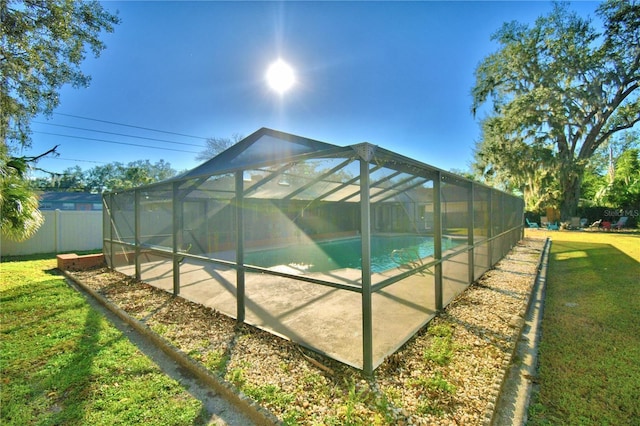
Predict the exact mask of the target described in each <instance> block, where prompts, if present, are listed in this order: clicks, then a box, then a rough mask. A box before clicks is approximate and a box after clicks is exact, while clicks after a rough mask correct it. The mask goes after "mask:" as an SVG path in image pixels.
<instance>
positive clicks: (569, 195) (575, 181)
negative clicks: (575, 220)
mask: <svg viewBox="0 0 640 426" xmlns="http://www.w3.org/2000/svg"><path fill="white" fill-rule="evenodd" d="M581 185H582V178H581V175H579V174H577V173H561V176H560V189H561V194H562V200H561V202H560V220H561V221H562V222H568V221H570V220H571V218H572V217H574V216H576V215H577V214H578V201H579V200H580V186H581Z"/></svg>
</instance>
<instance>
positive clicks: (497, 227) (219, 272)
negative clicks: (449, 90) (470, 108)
mask: <svg viewBox="0 0 640 426" xmlns="http://www.w3.org/2000/svg"><path fill="white" fill-rule="evenodd" d="M425 149H426V150H428V146H425ZM104 206H105V209H104V253H105V257H106V259H107V263H108V265H109V267H111V268H113V269H115V270H117V271H120V272H123V273H125V274H127V275H130V276H133V277H135V278H137V279H140V280H143V281H145V282H147V283H149V284H151V285H154V286H156V287H159V288H161V289H164V290H166V291H169V292H172V293H173V294H175V295H180V296H182V297H184V298H186V299H189V300H192V301H194V302H197V303H201V304H203V305H206V306H209V307H211V308H214V309H216V310H217V311H219V312H221V313H224V314H226V315H228V316H230V317H233V318H235V319H236V320H237V321H238V322H244V323H247V324H251V325H253V326H255V327H259V328H261V329H264V330H267V331H269V332H271V333H273V334H276V335H279V336H281V337H284V338H287V339H290V340H292V341H294V342H296V343H298V344H300V345H302V346H304V347H307V348H309V349H312V350H314V351H317V352H320V353H322V354H325V355H327V356H329V357H331V358H334V359H336V360H338V361H341V362H343V363H346V364H349V365H351V366H354V367H356V368H359V369H362V370H363V371H364V372H366V373H368V374H371V373H372V372H373V371H374V369H375V368H376V367H377V366H378V365H380V364H381V363H382V361H384V359H385V357H387V356H388V355H390V354H392V353H393V352H395V351H396V350H397V349H398V348H400V347H401V346H402V345H403V344H404V343H405V342H406V341H407V340H408V339H410V338H411V337H412V336H413V335H414V334H415V333H416V332H417V331H418V330H419V329H420V328H421V327H423V326H424V325H425V324H426V323H427V322H428V321H429V320H430V319H432V318H433V317H434V316H435V315H436V313H437V312H438V311H440V310H442V309H443V307H444V306H446V305H447V304H448V303H449V302H450V301H451V300H452V299H453V298H454V297H456V296H457V295H458V294H460V293H461V292H462V291H463V290H464V289H465V288H466V287H467V286H468V285H469V284H470V283H472V282H473V281H474V280H476V279H477V278H479V277H480V276H481V275H482V274H483V273H484V272H485V271H487V270H488V269H489V268H490V267H491V266H492V265H494V264H495V263H496V262H497V261H498V260H500V259H501V258H502V257H503V256H504V255H505V254H506V253H507V252H508V251H509V250H510V249H511V248H512V247H513V246H514V245H515V244H516V243H517V242H518V241H519V240H520V239H521V237H522V230H523V226H522V222H523V217H524V215H523V213H524V211H523V209H524V203H523V201H522V199H520V198H517V197H514V196H512V195H509V194H506V193H503V192H500V191H497V190H494V189H491V188H489V187H486V186H483V185H481V184H478V183H475V182H472V181H469V180H467V179H464V178H462V177H459V176H456V175H455V174H452V173H448V172H445V171H442V170H439V169H437V168H435V167H431V166H429V165H426V164H423V163H420V162H418V161H416V160H413V159H410V158H407V157H403V156H401V155H398V154H396V153H393V152H391V151H388V150H385V149H383V148H380V147H378V146H375V145H372V144H369V143H361V144H356V145H351V146H346V147H340V146H336V145H331V144H328V143H324V142H319V141H315V140H312V139H307V138H304V137H300V136H295V135H291V134H287V133H282V132H279V131H275V130H271V129H266V128H263V129H260V130H258V131H257V132H255V133H253V134H252V135H250V136H249V137H247V138H245V139H243V140H242V141H240V142H239V143H237V144H236V145H234V146H232V147H231V148H229V149H227V150H226V151H224V152H222V153H220V154H219V155H218V156H216V157H214V158H212V159H211V160H209V161H207V162H205V163H203V164H202V165H200V166H199V167H196V168H195V169H193V170H191V171H189V172H186V173H184V174H182V175H180V176H177V177H175V178H172V179H170V180H167V181H163V182H160V183H156V184H152V185H148V186H144V187H139V188H136V189H132V190H127V191H118V192H112V193H106V194H105V195H104ZM184 326H185V327H189V324H184Z"/></svg>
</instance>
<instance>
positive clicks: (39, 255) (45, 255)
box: [0, 250, 102, 262]
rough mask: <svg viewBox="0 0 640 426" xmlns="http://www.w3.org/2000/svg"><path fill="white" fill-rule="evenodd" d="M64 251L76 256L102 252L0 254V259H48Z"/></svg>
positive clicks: (8, 260)
mask: <svg viewBox="0 0 640 426" xmlns="http://www.w3.org/2000/svg"><path fill="white" fill-rule="evenodd" d="M65 253H75V254H77V255H78V256H82V255H85V254H98V253H102V250H80V251H71V252H61V253H36V254H27V255H20V256H2V258H1V259H0V261H2V262H21V261H28V260H49V259H55V258H56V256H57V255H59V254H65Z"/></svg>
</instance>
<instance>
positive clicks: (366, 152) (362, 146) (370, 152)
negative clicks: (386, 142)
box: [351, 142, 378, 161]
mask: <svg viewBox="0 0 640 426" xmlns="http://www.w3.org/2000/svg"><path fill="white" fill-rule="evenodd" d="M377 147H378V146H377V145H374V144H372V143H369V142H362V143H358V144H355V145H351V148H353V150H354V151H355V152H356V153H357V154H358V155H359V156H360V158H362V159H363V160H365V161H371V160H372V159H373V157H374V156H375V153H376V148H377Z"/></svg>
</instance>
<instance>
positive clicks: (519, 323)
mask: <svg viewBox="0 0 640 426" xmlns="http://www.w3.org/2000/svg"><path fill="white" fill-rule="evenodd" d="M544 244H545V241H544V240H541V239H534V238H525V239H523V240H522V241H521V242H520V243H518V244H517V246H516V247H514V249H513V250H511V251H510V252H509V253H508V254H507V256H506V257H505V258H504V259H502V260H501V261H500V262H499V263H498V264H497V265H496V266H495V267H494V268H493V269H491V270H489V271H488V272H487V273H485V274H484V275H483V276H482V277H481V278H480V279H479V280H478V281H477V282H476V283H474V284H472V285H471V286H469V288H468V289H467V290H466V291H465V292H463V293H462V294H461V295H459V296H458V297H457V298H456V299H454V300H453V301H452V302H451V303H450V304H449V305H448V306H447V307H446V309H445V310H444V312H442V313H441V314H440V315H438V316H437V317H436V318H434V319H433V320H432V321H431V322H430V323H429V325H428V327H425V328H424V329H423V330H421V331H420V332H418V333H417V334H416V335H415V336H414V337H413V338H411V339H410V340H409V341H408V342H407V343H406V344H405V345H404V346H403V347H402V348H401V349H400V350H399V351H397V352H396V353H395V354H393V355H391V356H389V357H388V358H387V359H386V360H385V362H384V363H383V364H382V365H381V366H380V367H379V368H378V369H377V370H376V371H375V375H374V377H373V378H372V379H366V378H364V377H363V376H362V375H361V373H360V371H359V370H356V369H354V368H351V367H348V366H346V365H344V364H341V363H339V362H337V361H334V360H332V359H329V358H326V357H323V356H321V355H319V354H316V353H314V352H311V351H308V350H306V349H303V348H301V347H299V346H298V345H295V344H294V343H292V342H290V341H287V340H284V339H282V338H279V337H276V336H274V335H271V334H269V333H267V332H264V331H262V330H259V329H256V328H254V327H251V326H246V325H238V324H236V322H235V320H233V319H231V318H228V317H226V316H224V315H222V314H220V313H218V312H216V311H214V310H212V309H210V308H206V307H204V306H202V305H198V304H195V303H192V302H189V301H187V300H185V299H182V298H180V297H173V296H172V295H171V294H169V293H167V292H164V291H162V290H158V289H157V288H155V287H153V286H150V285H148V284H145V283H143V282H137V281H135V280H134V279H132V278H130V277H126V276H124V275H122V274H119V273H117V272H113V271H110V270H108V269H106V268H100V269H94V270H90V271H77V272H68V273H67V274H68V276H69V277H71V278H72V279H74V280H75V281H79V282H80V283H82V285H83V286H85V287H87V288H89V289H91V290H92V291H93V292H95V293H96V294H98V295H100V296H101V297H103V298H104V299H106V300H107V301H108V302H110V303H112V304H114V305H116V306H117V307H118V308H119V309H120V310H122V311H123V312H124V313H126V315H127V316H130V317H132V318H134V319H135V322H137V323H139V324H140V325H141V327H142V328H144V329H146V330H147V331H148V330H151V331H153V333H156V334H158V335H160V336H162V338H161V341H164V342H165V343H166V344H168V345H169V346H172V347H174V348H176V349H178V350H179V352H180V353H182V354H183V355H184V356H185V357H188V358H189V359H191V361H190V362H191V363H192V364H194V365H196V366H197V368H198V369H201V370H203V372H204V374H205V375H207V374H208V375H209V376H211V377H212V378H214V379H215V380H216V381H217V382H218V383H221V384H222V386H223V387H224V388H225V389H228V390H229V392H231V394H232V395H240V398H241V400H243V401H247V404H248V407H251V409H252V410H254V409H255V410H256V412H259V413H261V416H264V417H263V419H264V420H265V421H267V422H270V421H274V422H278V421H280V422H283V423H286V424H296V423H298V424H328V425H331V424H344V423H351V424H372V423H373V424H395V425H427V424H428V425H455V424H465V425H466V424H490V423H491V422H492V421H493V418H494V413H495V408H496V402H497V400H498V396H499V394H500V391H501V389H502V386H503V383H504V380H505V378H506V377H507V376H506V373H507V371H508V370H509V368H510V365H511V361H512V359H513V354H514V351H515V349H516V345H517V343H518V340H519V339H520V333H521V331H522V329H523V326H524V323H525V322H524V320H525V319H524V317H525V314H526V312H527V307H528V306H529V303H530V298H531V293H532V289H533V287H534V283H535V280H536V277H537V268H538V265H539V260H540V257H541V253H542V251H543V246H544ZM185 324H188V325H187V326H185ZM153 333H152V334H153ZM212 386H213V383H212ZM216 390H217V389H216ZM247 395H248V396H247ZM254 421H256V422H258V423H263V420H262V419H258V418H255V419H254ZM263 424H264V423H263Z"/></svg>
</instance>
